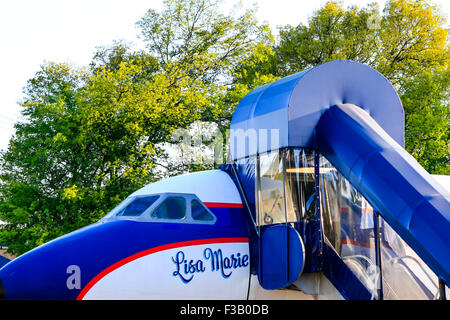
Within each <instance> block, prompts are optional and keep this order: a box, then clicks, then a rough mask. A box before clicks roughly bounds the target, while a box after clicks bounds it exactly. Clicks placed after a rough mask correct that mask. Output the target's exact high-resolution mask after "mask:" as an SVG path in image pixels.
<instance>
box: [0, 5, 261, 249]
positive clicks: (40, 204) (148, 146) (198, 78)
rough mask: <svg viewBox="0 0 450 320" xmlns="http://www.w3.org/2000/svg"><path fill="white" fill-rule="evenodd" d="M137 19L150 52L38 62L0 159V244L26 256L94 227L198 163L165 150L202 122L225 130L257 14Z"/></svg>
mask: <svg viewBox="0 0 450 320" xmlns="http://www.w3.org/2000/svg"><path fill="white" fill-rule="evenodd" d="M164 4H165V8H164V10H163V11H162V13H157V12H156V11H154V10H149V12H148V13H147V14H146V15H145V16H144V17H143V18H142V19H141V20H140V21H139V22H138V26H139V28H140V29H141V31H142V36H143V39H144V40H145V41H146V42H147V43H148V51H147V50H144V51H133V50H131V49H130V47H129V46H128V45H126V44H125V43H121V42H117V43H114V44H113V45H112V46H110V47H102V48H99V49H98V51H97V52H96V54H95V55H94V57H93V60H92V62H91V64H90V65H89V67H87V68H83V69H80V70H77V69H75V68H73V67H71V66H69V65H66V64H55V63H49V64H46V65H43V66H42V68H41V70H40V71H39V72H37V74H36V75H35V77H34V78H32V79H30V80H29V81H28V84H27V87H26V88H25V97H24V101H23V103H22V116H23V121H22V122H20V123H17V124H16V126H15V128H16V132H15V135H14V136H13V138H12V139H11V141H10V144H9V147H8V150H6V151H5V152H4V153H2V154H1V156H0V165H1V167H0V170H1V175H0V181H1V183H0V219H1V220H3V221H5V222H7V224H6V225H5V226H3V227H2V228H1V229H0V243H7V244H8V245H9V248H8V249H9V251H10V252H11V253H15V254H20V253H23V252H25V251H28V250H30V249H32V248H34V247H35V246H37V245H40V244H42V243H44V242H47V241H49V240H51V239H53V238H55V237H57V236H60V235H62V234H65V233H68V232H70V231H72V230H75V229H78V228H80V227H82V226H84V225H87V224H90V223H92V222H95V221H97V220H98V219H99V218H100V217H101V216H103V215H104V214H105V213H106V212H108V211H109V210H110V209H111V208H113V207H114V206H115V205H117V204H118V202H119V201H120V200H122V199H124V198H125V197H126V196H128V195H129V194H130V193H131V192H132V191H134V190H136V189H138V188H140V187H142V186H143V185H145V184H148V183H150V182H152V181H155V180H157V179H159V178H160V177H161V174H164V173H165V174H167V173H168V172H167V171H166V172H161V169H160V168H161V166H165V167H167V169H168V170H170V172H169V173H170V174H177V173H178V172H180V171H183V170H186V169H195V170H200V169H203V168H204V166H202V165H194V166H186V164H185V163H183V164H182V165H180V166H177V165H176V164H172V163H171V162H170V158H169V157H168V154H167V150H166V149H165V148H164V143H166V142H168V141H170V139H171V136H172V134H173V133H174V132H175V131H176V130H177V129H179V128H188V127H189V126H190V125H191V124H192V123H193V122H195V121H210V120H213V119H214V120H215V119H219V124H220V125H221V126H222V128H225V127H227V126H228V125H227V123H228V122H229V118H230V112H232V110H233V106H232V105H228V104H227V103H225V102H224V101H223V97H224V96H226V95H227V92H228V90H229V88H230V84H229V83H228V81H229V80H230V79H232V77H231V72H232V70H233V68H234V67H235V66H236V65H237V64H238V62H239V61H241V60H242V59H243V57H244V56H246V55H247V54H248V51H251V49H252V46H253V40H254V39H258V38H259V37H264V33H265V32H266V31H265V30H266V29H265V28H264V27H261V26H258V25H257V23H256V20H255V19H254V16H253V11H247V12H245V13H244V14H242V15H241V16H239V17H237V18H236V17H233V16H231V15H228V16H227V15H222V14H218V13H217V11H216V10H217V5H218V2H216V1H209V0H208V1H207V0H204V1H190V0H167V1H165V2H164Z"/></svg>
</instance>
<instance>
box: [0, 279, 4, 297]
mask: <svg viewBox="0 0 450 320" xmlns="http://www.w3.org/2000/svg"><path fill="white" fill-rule="evenodd" d="M3 299H5V288H4V287H3V282H2V279H0V300H3Z"/></svg>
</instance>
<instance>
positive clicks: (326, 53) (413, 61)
mask: <svg viewBox="0 0 450 320" xmlns="http://www.w3.org/2000/svg"><path fill="white" fill-rule="evenodd" d="M445 22H446V20H445V17H444V16H442V15H441V14H440V13H439V11H438V10H437V8H436V7H435V6H433V5H432V4H430V3H429V2H427V1H424V0H407V1H399V0H390V1H388V2H387V3H386V5H385V8H384V9H383V11H382V12H380V9H379V8H378V6H377V5H376V4H370V5H368V6H367V7H366V8H358V7H356V6H350V7H349V8H347V9H344V8H343V6H342V4H341V3H339V2H335V1H330V2H328V3H326V4H325V5H324V6H323V7H322V8H320V9H319V10H318V11H316V12H315V13H314V14H313V15H312V16H311V18H310V19H309V21H308V23H307V24H306V25H304V24H299V25H298V26H289V25H287V26H284V27H282V28H280V33H279V37H278V41H276V42H274V43H272V44H271V45H270V46H269V47H268V46H265V47H264V48H259V50H260V52H262V51H264V58H263V59H260V60H259V61H258V63H257V64H256V65H254V64H252V63H251V62H252V61H253V60H255V56H254V57H253V58H250V59H249V60H247V61H249V62H250V63H248V64H247V63H243V64H242V65H241V68H240V69H237V70H236V75H235V78H236V79H237V81H236V82H237V83H238V84H237V86H236V87H237V88H240V87H242V86H243V83H244V84H247V85H246V86H244V89H245V90H243V91H247V90H248V89H252V88H254V87H256V86H259V85H261V84H265V82H264V80H267V82H266V83H268V82H271V81H273V79H274V78H277V77H283V76H286V75H289V74H293V73H296V72H299V71H302V70H305V69H308V68H311V67H314V66H316V65H318V64H321V63H324V62H327V61H330V60H335V59H350V60H354V61H359V62H361V63H364V64H367V65H369V66H371V67H373V68H375V69H376V70H378V71H379V72H381V73H382V74H383V75H385V76H386V77H387V78H388V79H389V80H390V81H391V82H392V83H393V84H394V86H395V87H396V89H397V90H398V92H399V93H400V96H401V99H402V102H403V104H404V109H405V114H406V128H405V129H406V133H405V135H406V149H407V151H408V152H410V153H411V154H413V155H414V156H415V157H416V159H417V160H418V161H419V163H420V164H422V165H423V166H424V167H425V168H426V169H427V170H429V172H431V173H441V174H450V171H449V166H448V118H449V112H450V111H449V106H448V94H447V93H448V88H449V79H448V77H447V76H443V75H444V74H447V73H448V66H449V61H450V53H449V48H448V42H447V30H446V29H445V27H444V26H445ZM256 57H258V55H256ZM263 61H264V62H263ZM255 76H256V77H255ZM255 79H259V81H255ZM253 81H255V82H254V85H252V84H251V83H252V82H253ZM435 81H436V83H435ZM249 84H250V85H249ZM420 122H423V125H420Z"/></svg>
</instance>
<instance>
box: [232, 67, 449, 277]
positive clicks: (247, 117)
mask: <svg viewBox="0 0 450 320" xmlns="http://www.w3.org/2000/svg"><path fill="white" fill-rule="evenodd" d="M230 128H231V134H230V154H231V159H232V160H237V159H244V158H247V159H249V158H248V157H251V156H253V155H255V154H258V153H262V152H265V151H269V150H273V149H278V148H283V147H303V148H313V149H315V150H318V151H319V152H320V153H321V154H323V155H324V156H325V157H326V158H327V159H328V160H329V161H330V162H331V163H332V164H333V165H334V166H335V167H336V168H337V169H338V170H339V171H340V172H341V174H342V175H343V176H344V177H345V178H347V179H348V180H349V181H350V182H351V183H352V185H354V187H355V188H356V189H357V190H358V191H359V192H360V193H361V194H362V195H363V196H364V197H366V199H367V200H369V202H370V203H371V204H372V206H374V208H375V209H376V210H377V211H379V212H380V214H381V215H382V216H383V218H385V220H386V221H387V222H388V223H389V224H390V225H391V226H392V228H394V229H395V231H396V232H398V233H399V235H400V236H401V237H402V238H403V239H404V240H405V241H406V242H407V243H408V244H409V245H410V246H411V247H412V248H413V249H414V250H415V251H416V252H417V253H418V254H419V256H420V257H421V258H422V259H423V260H424V261H425V262H426V263H427V264H428V265H429V266H430V268H431V269H432V270H433V271H434V272H435V273H436V274H437V275H438V276H439V277H440V278H441V279H443V280H444V281H445V282H446V283H447V285H450V254H449V252H450V232H449V231H450V204H449V196H448V194H447V193H446V191H445V190H443V189H442V188H441V187H440V186H439V185H438V184H437V183H436V181H435V180H434V179H433V178H432V177H431V176H430V175H429V174H428V173H427V172H426V171H425V170H424V169H423V168H422V167H421V166H420V165H419V164H418V163H417V161H415V160H414V158H413V157H412V156H411V155H409V154H408V153H407V152H406V150H404V149H403V147H404V113H403V107H402V105H401V101H400V99H399V97H398V94H397V92H396V90H395V89H394V88H393V86H392V85H391V83H390V82H389V81H388V80H387V79H386V78H385V77H384V76H383V75H381V74H380V73H379V72H377V71H376V70H374V69H372V68H370V67H368V66H366V65H364V64H361V63H357V62H353V61H348V60H336V61H331V62H327V63H324V64H322V65H319V66H317V67H314V68H311V69H309V70H306V71H303V72H300V73H297V74H294V75H291V76H288V77H285V78H283V79H280V80H278V81H275V82H273V83H271V84H268V85H265V86H262V87H260V88H257V89H255V90H253V91H252V92H250V93H249V94H248V95H247V96H246V97H244V98H243V99H242V101H241V102H240V103H239V105H238V106H237V108H236V111H235V113H234V115H233V118H232V121H231V126H230ZM251 130H253V133H250V132H249V131H251ZM270 130H275V131H277V134H275V135H272V134H271V132H270ZM238 131H240V132H238ZM268 131H269V132H268ZM242 134H244V135H245V134H247V135H248V136H249V137H250V136H251V134H256V138H257V141H256V144H255V145H253V146H252V145H249V143H250V140H251V139H246V140H245V142H246V144H245V145H244V146H242V145H240V144H239V137H241V136H239V135H242ZM274 140H277V141H274ZM241 141H242V140H241ZM244 162H247V161H244ZM247 169H248V168H245V169H243V170H242V169H241V170H239V175H240V176H241V179H242V180H243V181H246V182H245V183H244V185H245V186H247V187H248V189H249V190H247V191H248V194H249V195H253V194H254V184H253V181H254V177H253V175H254V171H252V170H250V171H251V172H248V175H249V176H248V179H247V178H246V170H247ZM248 182H249V183H248ZM245 186H244V188H246V187H245ZM252 201H254V199H252Z"/></svg>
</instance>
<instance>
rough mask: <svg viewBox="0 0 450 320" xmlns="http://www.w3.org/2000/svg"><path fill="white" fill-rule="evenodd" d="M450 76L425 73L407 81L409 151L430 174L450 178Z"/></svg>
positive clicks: (405, 103) (402, 94) (445, 72)
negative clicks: (448, 176) (444, 175)
mask: <svg viewBox="0 0 450 320" xmlns="http://www.w3.org/2000/svg"><path fill="white" fill-rule="evenodd" d="M449 83H450V72H449V70H448V69H446V70H442V71H435V72H430V73H423V74H420V75H418V76H417V77H415V78H414V79H411V80H409V81H405V83H404V85H403V87H402V92H400V97H401V99H402V102H403V107H404V109H405V114H406V117H405V118H406V119H405V122H406V135H405V143H406V149H407V150H408V151H409V152H410V153H411V154H412V155H413V156H414V158H416V159H417V160H418V161H419V163H420V164H421V165H422V166H423V167H424V168H425V169H426V170H427V171H428V172H432V173H435V174H450V126H449V123H450V102H449V101H450V88H449Z"/></svg>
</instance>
